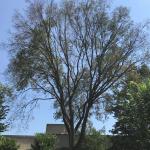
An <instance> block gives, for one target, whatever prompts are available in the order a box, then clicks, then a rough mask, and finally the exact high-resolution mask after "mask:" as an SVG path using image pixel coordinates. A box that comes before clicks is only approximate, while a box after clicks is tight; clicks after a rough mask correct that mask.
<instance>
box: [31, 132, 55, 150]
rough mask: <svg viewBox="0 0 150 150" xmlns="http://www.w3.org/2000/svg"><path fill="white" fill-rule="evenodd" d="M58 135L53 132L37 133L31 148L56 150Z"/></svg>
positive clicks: (33, 149)
mask: <svg viewBox="0 0 150 150" xmlns="http://www.w3.org/2000/svg"><path fill="white" fill-rule="evenodd" d="M56 141H57V139H56V136H54V135H51V134H41V133H40V134H39V133H38V134H36V136H35V143H34V144H32V145H31V150H55V148H56Z"/></svg>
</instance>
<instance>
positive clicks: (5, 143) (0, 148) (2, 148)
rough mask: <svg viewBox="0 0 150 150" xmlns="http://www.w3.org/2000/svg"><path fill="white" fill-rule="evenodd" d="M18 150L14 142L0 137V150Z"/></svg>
mask: <svg viewBox="0 0 150 150" xmlns="http://www.w3.org/2000/svg"><path fill="white" fill-rule="evenodd" d="M18 148H19V146H18V145H17V144H16V142H15V141H14V140H12V139H9V138H6V137H3V136H0V150H18Z"/></svg>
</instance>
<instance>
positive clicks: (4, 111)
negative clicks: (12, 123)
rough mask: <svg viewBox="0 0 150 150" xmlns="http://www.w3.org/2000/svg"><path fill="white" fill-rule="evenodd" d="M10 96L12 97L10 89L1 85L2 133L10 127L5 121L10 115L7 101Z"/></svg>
mask: <svg viewBox="0 0 150 150" xmlns="http://www.w3.org/2000/svg"><path fill="white" fill-rule="evenodd" d="M9 96H11V91H10V89H9V88H8V87H5V86H3V85H2V84H0V132H3V131H5V130H6V128H7V126H8V125H7V124H6V123H4V120H5V119H6V115H7V113H8V106H6V104H5V100H6V98H7V97H9Z"/></svg>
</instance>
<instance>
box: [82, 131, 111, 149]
mask: <svg viewBox="0 0 150 150" xmlns="http://www.w3.org/2000/svg"><path fill="white" fill-rule="evenodd" d="M110 146H111V142H110V139H109V138H108V137H107V136H106V135H102V134H101V132H100V131H96V130H95V129H93V130H92V131H91V133H90V135H87V136H86V138H85V140H84V142H83V144H82V147H81V150H107V149H108V148H109V147H110Z"/></svg>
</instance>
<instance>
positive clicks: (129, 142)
mask: <svg viewBox="0 0 150 150" xmlns="http://www.w3.org/2000/svg"><path fill="white" fill-rule="evenodd" d="M149 77H150V69H149V68H148V67H147V66H146V65H142V66H141V68H136V67H135V69H134V71H132V72H130V73H129V74H128V76H127V78H126V81H125V82H124V83H123V84H122V89H121V90H120V89H118V90H115V93H114V99H115V101H114V104H113V105H112V106H113V108H112V110H113V112H114V117H115V118H116V119H117V122H116V123H115V126H114V129H113V130H112V133H113V134H114V135H117V136H116V137H113V143H114V144H113V147H112V149H115V150H119V149H124V150H128V149H133V150H139V149H142V150H147V149H148V148H149V147H150V141H149V139H150V126H149V124H150V80H149Z"/></svg>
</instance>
